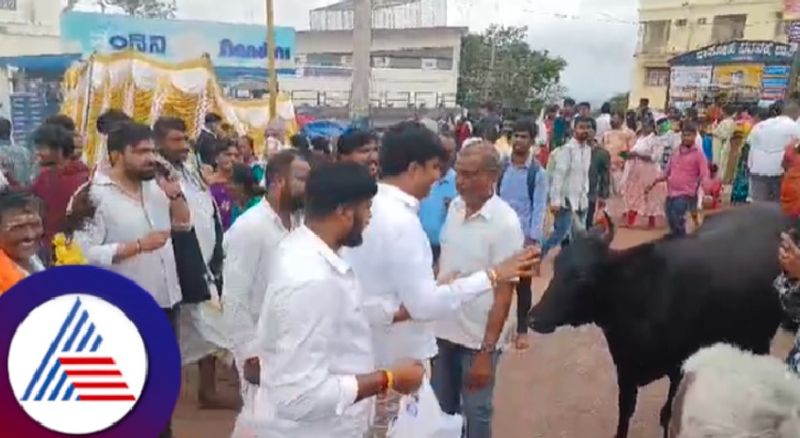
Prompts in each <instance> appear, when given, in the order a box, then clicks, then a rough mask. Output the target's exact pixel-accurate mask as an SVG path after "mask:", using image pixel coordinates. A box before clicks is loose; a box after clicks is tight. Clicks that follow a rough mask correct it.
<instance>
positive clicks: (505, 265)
mask: <svg viewBox="0 0 800 438" xmlns="http://www.w3.org/2000/svg"><path fill="white" fill-rule="evenodd" d="M541 255H542V251H541V249H540V248H539V247H538V246H532V247H528V248H525V249H523V250H522V251H520V252H518V253H516V254H514V255H513V256H511V257H510V258H508V259H506V260H504V261H503V262H501V263H500V264H499V265H497V266H495V267H494V272H495V273H496V274H497V281H498V282H500V283H502V282H506V281H511V280H514V279H516V278H519V277H532V276H533V271H534V269H533V267H534V265H536V264H538V263H540V262H541Z"/></svg>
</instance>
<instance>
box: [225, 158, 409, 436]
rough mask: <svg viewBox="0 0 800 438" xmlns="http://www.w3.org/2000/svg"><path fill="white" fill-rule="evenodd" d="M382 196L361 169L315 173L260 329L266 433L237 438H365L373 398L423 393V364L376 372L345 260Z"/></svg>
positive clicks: (279, 261)
mask: <svg viewBox="0 0 800 438" xmlns="http://www.w3.org/2000/svg"><path fill="white" fill-rule="evenodd" d="M376 191H377V187H376V186H375V182H374V180H373V179H372V177H371V176H370V174H369V171H368V170H367V168H366V167H364V166H361V165H359V164H356V163H337V164H331V165H326V166H322V167H320V168H317V169H316V170H315V171H314V172H312V173H311V176H310V177H309V180H308V184H307V187H306V218H305V225H304V226H301V227H300V228H298V229H296V230H294V231H292V232H291V233H290V234H289V235H288V236H286V238H285V239H284V240H283V241H282V242H281V243H280V244H279V248H278V254H277V257H276V259H275V263H274V264H273V265H272V269H271V271H270V272H271V277H270V284H269V287H268V290H267V293H266V297H265V299H264V305H263V307H262V310H261V315H260V318H259V322H258V337H257V339H256V347H257V349H258V351H259V354H260V359H261V360H262V361H263V363H264V364H265V366H264V367H263V368H262V370H261V372H260V376H259V380H260V383H261V387H260V389H259V391H258V392H259V394H258V399H259V400H261V401H263V403H264V408H263V410H262V412H261V413H262V414H263V416H264V418H263V419H261V421H259V423H260V424H261V425H262V426H261V427H260V428H259V429H260V430H259V431H258V433H257V434H253V433H252V432H250V434H248V431H243V430H237V431H234V436H254V435H255V436H263V437H269V438H321V437H336V438H363V437H364V434H365V433H366V432H367V430H368V428H369V418H370V413H371V411H372V400H373V397H374V396H375V395H377V394H380V393H383V392H386V391H387V390H394V391H397V392H400V393H404V394H407V393H411V392H413V391H415V390H416V389H417V388H418V387H419V385H420V383H421V381H422V375H423V367H422V365H421V364H420V363H419V362H418V361H405V362H404V363H400V364H397V365H395V366H393V367H391V368H390V369H381V370H378V371H376V366H375V363H374V357H373V354H372V343H371V338H370V327H369V322H368V321H367V318H366V315H365V314H364V312H363V307H362V303H361V291H360V287H359V283H358V280H357V279H356V276H355V273H354V272H353V270H352V268H351V267H350V265H348V263H347V262H346V261H345V260H343V259H342V258H340V257H339V255H338V252H339V250H340V249H341V248H342V247H354V246H358V245H359V244H361V242H362V232H363V230H364V228H365V227H366V226H367V224H368V223H369V218H370V204H371V199H372V197H373V196H374V195H375V192H376ZM248 379H251V376H250V375H249V374H248ZM237 433H238V434H239V435H237Z"/></svg>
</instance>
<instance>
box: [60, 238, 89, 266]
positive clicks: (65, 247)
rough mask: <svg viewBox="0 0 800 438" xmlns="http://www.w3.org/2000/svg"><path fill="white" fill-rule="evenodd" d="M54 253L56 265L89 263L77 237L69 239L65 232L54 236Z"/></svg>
mask: <svg viewBox="0 0 800 438" xmlns="http://www.w3.org/2000/svg"><path fill="white" fill-rule="evenodd" d="M53 255H54V258H55V265H56V266H65V265H86V264H88V263H89V261H88V260H86V257H84V256H83V251H82V250H81V247H80V245H78V242H77V241H75V239H67V236H65V235H64V233H58V234H56V235H55V237H53Z"/></svg>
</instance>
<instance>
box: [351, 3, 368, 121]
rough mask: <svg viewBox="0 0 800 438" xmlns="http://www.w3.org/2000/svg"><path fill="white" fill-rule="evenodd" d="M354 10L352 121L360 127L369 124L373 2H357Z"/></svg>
mask: <svg viewBox="0 0 800 438" xmlns="http://www.w3.org/2000/svg"><path fill="white" fill-rule="evenodd" d="M354 3H355V4H354V9H353V82H352V85H351V87H350V119H351V120H352V121H353V122H354V123H355V124H356V125H359V126H362V127H366V126H367V124H368V123H369V119H368V118H369V85H370V76H371V71H372V61H371V59H370V48H371V46H372V0H355V2H354Z"/></svg>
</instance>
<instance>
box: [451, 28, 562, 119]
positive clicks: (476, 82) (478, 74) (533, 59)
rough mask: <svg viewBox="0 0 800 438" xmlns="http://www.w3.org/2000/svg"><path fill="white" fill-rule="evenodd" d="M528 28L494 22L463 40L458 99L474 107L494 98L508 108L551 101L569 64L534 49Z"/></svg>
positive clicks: (529, 106) (522, 107)
mask: <svg viewBox="0 0 800 438" xmlns="http://www.w3.org/2000/svg"><path fill="white" fill-rule="evenodd" d="M527 33H528V28H527V27H514V26H511V27H505V26H496V25H493V26H491V27H490V28H489V29H487V30H486V32H484V33H483V34H480V35H478V34H469V35H466V36H465V37H464V38H463V39H462V42H461V67H460V71H459V81H458V102H459V104H461V105H462V106H466V107H471V106H476V105H479V104H481V103H484V102H487V101H492V102H496V103H498V104H501V105H502V106H503V107H506V108H518V109H524V108H531V107H532V105H533V104H534V103H539V104H541V102H543V101H545V100H547V99H548V98H549V97H551V96H546V94H551V93H552V91H553V90H554V89H559V88H558V87H555V88H554V86H556V85H557V84H558V82H559V79H560V75H561V71H562V70H563V69H564V67H565V66H566V65H567V64H566V62H565V61H564V60H563V59H561V58H558V57H551V56H550V55H549V53H548V52H547V51H537V50H531V48H530V46H529V45H528V43H526V42H525V38H526V36H527Z"/></svg>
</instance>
